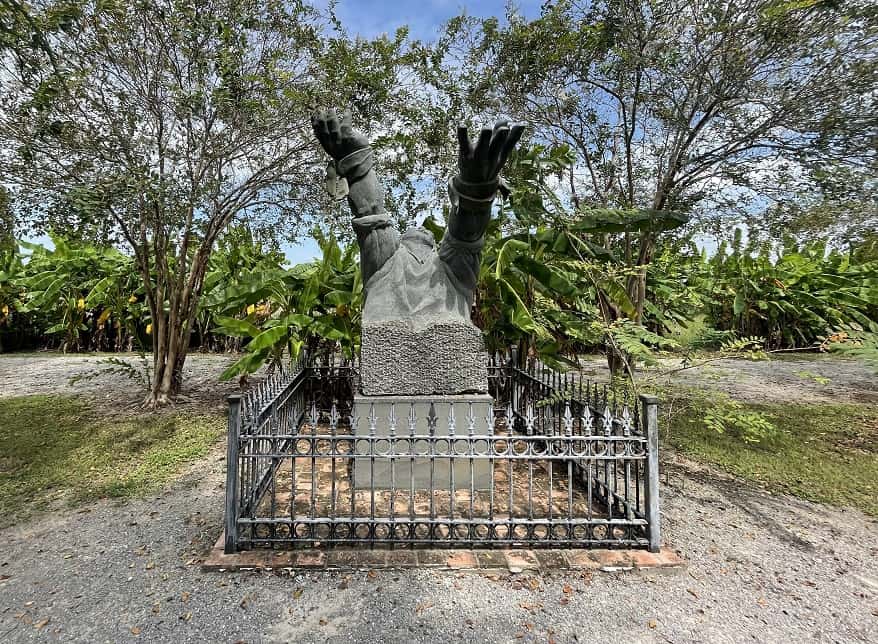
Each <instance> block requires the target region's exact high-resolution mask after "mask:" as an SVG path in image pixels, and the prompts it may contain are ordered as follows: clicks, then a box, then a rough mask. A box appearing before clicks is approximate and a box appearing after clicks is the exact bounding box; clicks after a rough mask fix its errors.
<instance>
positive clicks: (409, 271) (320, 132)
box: [312, 109, 524, 395]
mask: <svg viewBox="0 0 878 644" xmlns="http://www.w3.org/2000/svg"><path fill="white" fill-rule="evenodd" d="M312 124H313V127H314V132H315V134H316V136H317V138H318V140H319V141H320V144H321V145H322V146H323V149H324V150H326V152H327V153H328V154H329V155H330V156H331V157H332V159H333V161H334V168H335V172H336V173H337V175H338V176H339V177H343V178H344V179H345V180H346V181H347V183H348V186H349V188H348V190H349V191H348V203H349V205H350V207H351V211H352V214H353V220H352V224H353V227H354V231H355V232H356V235H357V242H358V244H359V246H360V264H361V268H362V274H363V284H364V298H365V301H364V304H363V339H362V351H361V360H362V374H361V377H362V383H363V393H365V394H375V395H390V394H409V393H411V394H431V393H442V394H457V393H464V392H472V391H486V390H487V376H486V371H485V369H486V368H485V367H483V366H480V365H479V362H480V361H483V360H484V349H483V342H482V339H481V335H480V333H479V332H478V329H476V328H475V327H474V326H473V325H472V322H471V321H470V308H471V307H472V301H473V292H474V289H475V287H476V283H477V280H478V275H479V263H480V261H481V251H482V248H483V246H484V243H485V240H484V233H485V229H486V228H487V226H488V222H489V220H490V218H491V206H492V203H493V201H494V198H495V196H496V194H497V191H498V189H499V187H500V178H499V175H500V171H501V170H502V168H503V166H504V164H505V163H506V160H507V159H508V157H509V154H510V153H511V152H512V150H513V149H514V148H515V145H516V143H518V140H519V139H520V138H521V135H522V131H523V129H524V128H523V126H521V125H513V126H511V127H510V126H509V124H508V122H506V121H498V122H497V124H496V125H495V126H494V127H493V128H484V129H482V131H481V133H480V134H479V137H478V140H477V141H476V142H475V144H473V143H472V142H471V141H470V138H469V134H468V132H467V129H466V127H463V126H461V127H458V130H457V136H458V143H459V155H458V174H457V175H456V176H454V177H453V178H452V179H451V180H450V181H449V183H448V192H449V196H450V199H451V212H450V214H449V217H448V222H447V226H446V231H445V236H444V237H443V238H442V241H441V243H440V244H439V248H438V252H437V249H436V248H435V242H434V238H433V234H432V233H431V232H430V231H429V230H426V229H425V228H422V227H417V228H413V229H409V230H407V231H406V232H405V233H403V234H402V235H401V236H400V234H399V232H398V231H397V230H396V229H395V228H394V227H393V225H392V222H391V218H390V217H389V216H388V214H387V213H386V211H385V209H384V191H383V189H382V187H381V184H380V182H379V181H378V177H377V175H376V174H375V171H374V169H373V152H372V149H371V148H370V147H369V142H368V140H367V139H366V137H365V136H363V135H362V134H361V133H359V132H357V131H356V130H354V129H353V127H352V126H351V116H350V114H349V113H344V114H343V115H342V116H341V118H339V117H338V116H337V115H336V113H335V111H334V110H331V109H329V110H323V111H320V112H319V113H317V114H315V115H314V116H313V117H312ZM440 345H441V349H442V351H441V352H437V351H436V349H435V347H437V346H440ZM483 376H484V377H483ZM483 381H484V382H483Z"/></svg>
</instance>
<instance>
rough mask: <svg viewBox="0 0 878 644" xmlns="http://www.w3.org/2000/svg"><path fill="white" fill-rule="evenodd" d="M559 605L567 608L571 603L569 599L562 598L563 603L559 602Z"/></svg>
mask: <svg viewBox="0 0 878 644" xmlns="http://www.w3.org/2000/svg"><path fill="white" fill-rule="evenodd" d="M558 603H559V604H561V605H562V606H566V605H567V604H569V603H570V600H569V599H568V598H567V597H562V598H561V601H559V602H558Z"/></svg>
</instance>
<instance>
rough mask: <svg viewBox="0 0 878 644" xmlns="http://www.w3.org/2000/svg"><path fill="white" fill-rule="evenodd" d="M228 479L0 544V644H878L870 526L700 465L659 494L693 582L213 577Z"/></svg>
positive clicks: (213, 471) (672, 468) (672, 471)
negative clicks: (211, 561) (208, 561)
mask: <svg viewBox="0 0 878 644" xmlns="http://www.w3.org/2000/svg"><path fill="white" fill-rule="evenodd" d="M222 468H223V463H222V458H221V456H218V455H214V456H213V457H212V458H211V459H210V460H209V461H208V463H207V464H206V467H203V468H202V470H201V471H199V472H197V473H196V472H192V473H190V474H188V475H187V476H185V477H184V478H183V479H182V480H181V481H180V482H179V483H178V484H177V485H176V486H175V487H174V488H173V489H171V490H168V491H167V492H166V493H165V494H163V495H161V496H157V497H154V498H149V499H144V500H140V501H135V502H131V503H128V504H126V505H118V504H113V503H99V504H95V505H92V506H89V507H87V508H85V509H82V510H80V511H73V512H67V513H58V514H55V515H53V516H52V517H51V518H44V519H42V520H37V521H33V522H31V523H29V524H28V525H26V526H21V527H18V528H11V529H7V530H4V531H2V532H0V547H2V550H0V553H2V554H0V575H2V578H3V579H4V581H0V597H2V599H0V641H7V642H25V641H54V640H66V641H81V642H99V641H108V642H124V641H136V640H138V639H139V640H140V641H149V642H208V641H223V642H237V641H245V642H283V641H301V642H361V641H376V642H413V641H423V642H448V641H474V642H477V641H490V642H519V641H521V642H548V641H554V642H558V643H561V642H610V641H622V642H704V641H709V642H744V641H761V642H798V641H822V642H875V641H878V617H876V613H878V558H876V557H878V550H876V542H875V529H876V525H875V522H874V521H872V520H869V519H868V518H866V517H864V516H863V515H862V514H860V513H858V512H855V511H844V510H838V509H830V508H827V507H824V506H820V505H815V504H811V503H806V502H802V501H798V500H796V499H792V498H788V497H771V496H767V495H765V494H763V493H761V492H760V491H758V490H755V489H753V488H751V487H749V486H747V485H744V484H742V483H740V482H738V481H733V480H730V479H728V478H723V477H721V476H718V475H717V474H716V473H714V472H710V471H707V470H704V469H699V468H696V467H695V466H693V465H692V464H689V463H685V462H679V463H669V464H668V465H667V467H666V472H668V473H669V475H670V476H669V483H667V484H665V485H664V486H663V489H662V494H663V500H664V510H663V515H664V526H665V534H666V539H667V541H668V542H669V543H671V544H673V545H674V547H675V548H677V549H678V550H679V551H681V552H682V554H683V555H684V556H685V557H686V558H687V559H688V560H689V566H688V569H687V570H685V571H677V572H674V573H664V574H648V573H597V574H594V575H591V574H586V575H584V576H583V575H581V574H579V573H577V574H572V573H570V574H568V573H561V572H558V573H553V574H552V575H549V576H544V577H542V578H540V579H537V580H536V582H535V583H534V587H535V588H536V589H535V590H534V589H532V586H531V583H529V582H528V580H527V579H524V580H523V579H522V575H513V576H501V577H499V578H497V577H496V575H495V578H494V579H492V578H490V577H488V576H485V575H481V574H478V573H458V574H454V573H444V572H435V571H426V570H421V571H418V570H409V571H383V572H379V573H378V574H377V575H376V576H374V577H370V576H369V575H367V574H365V573H356V574H353V575H351V576H350V578H349V579H345V578H344V577H343V576H341V575H339V574H337V573H321V574H314V575H310V574H309V575H307V576H302V575H299V576H296V577H292V578H291V577H289V576H280V575H273V574H257V573H235V574H231V573H225V574H221V573H203V572H201V571H200V569H199V567H198V561H199V558H200V556H202V554H203V553H204V552H205V550H206V549H207V548H208V547H209V545H210V544H211V543H212V542H213V540H214V539H215V538H216V537H217V536H218V533H219V527H218V526H219V525H220V521H221V507H222ZM565 585H569V586H570V587H572V589H573V591H572V592H570V593H569V594H565V592H564V590H565V588H564V587H565ZM567 590H570V589H569V588H568V589H567ZM46 620H48V621H46Z"/></svg>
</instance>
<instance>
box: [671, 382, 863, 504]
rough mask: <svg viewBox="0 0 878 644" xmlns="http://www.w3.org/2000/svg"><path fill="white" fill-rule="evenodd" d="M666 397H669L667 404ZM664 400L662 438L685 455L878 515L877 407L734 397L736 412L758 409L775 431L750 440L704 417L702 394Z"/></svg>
mask: <svg viewBox="0 0 878 644" xmlns="http://www.w3.org/2000/svg"><path fill="white" fill-rule="evenodd" d="M670 402H671V401H670V400H668V403H670ZM673 402H674V404H673V405H671V404H665V405H663V408H664V409H666V410H669V411H671V412H672V413H671V416H670V417H663V418H662V419H661V421H660V426H661V427H663V428H664V429H663V432H662V438H663V440H665V441H666V444H669V445H672V446H673V447H674V448H675V449H677V450H679V451H681V452H682V453H683V454H686V455H688V456H692V457H695V458H698V459H699V460H703V461H707V462H709V463H713V464H715V465H717V466H719V467H721V468H722V469H724V470H726V471H728V472H731V473H732V474H735V475H736V476H740V477H743V478H745V479H748V480H751V481H754V482H756V483H758V484H760V485H761V486H763V487H765V488H767V489H769V490H771V491H775V492H781V493H786V494H794V495H796V496H800V497H802V498H805V499H810V500H813V501H819V502H823V503H833V504H836V505H842V506H854V507H856V508H858V509H860V510H862V511H863V512H865V513H867V514H870V515H872V516H878V494H876V492H878V468H876V467H875V459H876V451H875V446H876V445H878V410H876V407H875V405H857V404H794V403H793V402H790V401H784V402H782V403H772V404H753V403H740V402H739V403H738V404H739V405H740V408H739V409H738V410H737V412H736V413H737V414H738V415H740V414H755V415H756V416H752V417H751V420H755V419H757V418H759V419H760V420H755V422H756V424H757V427H758V426H760V425H761V424H762V422H763V420H761V419H764V420H765V421H768V422H770V423H771V424H772V425H773V426H774V427H775V428H776V431H775V432H773V433H772V434H773V435H772V437H771V439H770V440H767V441H760V442H747V441H745V440H742V439H741V434H740V433H738V430H737V429H734V428H733V431H728V430H727V431H725V432H724V433H717V432H716V431H715V429H713V428H711V427H709V426H707V425H705V423H704V407H703V404H704V403H703V396H701V395H698V394H695V393H693V392H686V393H684V394H683V397H682V398H680V399H677V400H675V401H673Z"/></svg>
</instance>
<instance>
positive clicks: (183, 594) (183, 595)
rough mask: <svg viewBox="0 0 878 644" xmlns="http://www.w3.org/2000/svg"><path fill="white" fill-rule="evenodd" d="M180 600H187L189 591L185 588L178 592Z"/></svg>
mask: <svg viewBox="0 0 878 644" xmlns="http://www.w3.org/2000/svg"><path fill="white" fill-rule="evenodd" d="M180 601H181V602H183V603H186V602H188V601H189V593H188V592H186V591H185V590H184V591H183V592H182V593H181V594H180Z"/></svg>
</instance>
